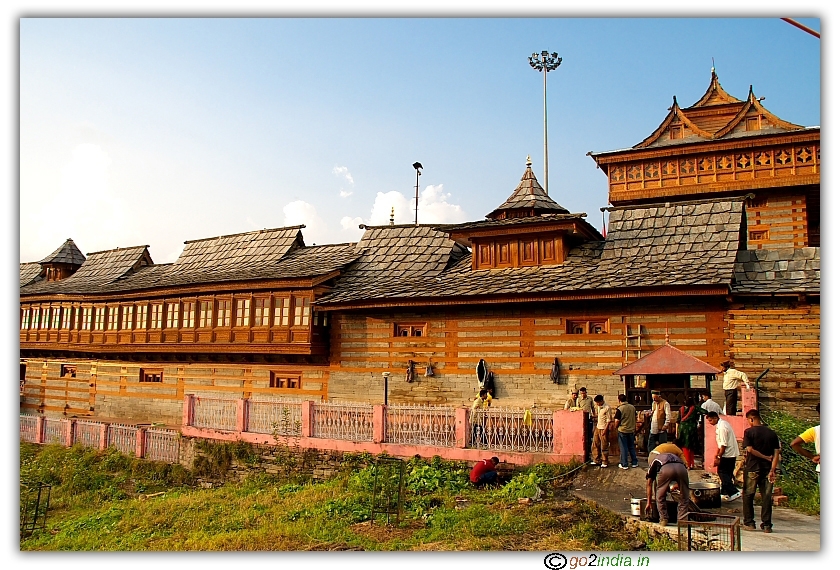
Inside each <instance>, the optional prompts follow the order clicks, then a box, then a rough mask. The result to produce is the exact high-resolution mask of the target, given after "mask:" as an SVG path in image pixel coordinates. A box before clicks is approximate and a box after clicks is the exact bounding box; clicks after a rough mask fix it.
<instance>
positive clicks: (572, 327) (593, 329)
mask: <svg viewBox="0 0 840 570" xmlns="http://www.w3.org/2000/svg"><path fill="white" fill-rule="evenodd" d="M607 323H608V321H607V319H591V320H585V321H584V320H581V321H577V320H575V321H571V320H570V321H566V332H567V333H568V334H607V333H608V332H609V329H608V328H607Z"/></svg>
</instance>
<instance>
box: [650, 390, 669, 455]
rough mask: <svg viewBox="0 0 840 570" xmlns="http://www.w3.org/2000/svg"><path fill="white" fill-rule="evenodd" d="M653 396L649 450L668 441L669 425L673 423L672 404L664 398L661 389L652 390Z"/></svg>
mask: <svg viewBox="0 0 840 570" xmlns="http://www.w3.org/2000/svg"><path fill="white" fill-rule="evenodd" d="M650 395H651V397H652V398H653V403H652V404H651V406H650V407H651V410H650V412H649V413H650V437H649V438H648V452H650V451H651V450H652V449H653V448H654V447H656V446H657V445H659V444H661V443H667V442H668V425H670V423H671V404H669V403H668V401H667V400H664V399H663V398H662V396H661V395H660V393H659V390H651V391H650Z"/></svg>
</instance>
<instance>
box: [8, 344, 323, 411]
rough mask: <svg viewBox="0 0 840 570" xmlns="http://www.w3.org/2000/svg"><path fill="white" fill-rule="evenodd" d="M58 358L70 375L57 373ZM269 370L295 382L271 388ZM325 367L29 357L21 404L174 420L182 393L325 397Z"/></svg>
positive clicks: (25, 407)
mask: <svg viewBox="0 0 840 570" xmlns="http://www.w3.org/2000/svg"><path fill="white" fill-rule="evenodd" d="M62 364H74V365H76V367H77V373H76V378H72V379H68V378H62V377H60V370H61V365H62ZM146 368H152V369H156V370H161V371H162V372H163V378H162V381H161V382H141V381H140V370H141V369H146ZM272 372H278V373H282V374H288V375H294V376H298V377H300V380H301V382H300V386H299V387H298V388H282V389H280V388H272V387H270V385H269V384H270V377H271V373H272ZM329 376H330V375H329V369H328V368H327V367H325V366H312V365H306V366H304V365H291V364H282V365H281V364H276V365H242V364H224V365H220V364H215V363H214V364H212V365H209V364H207V363H201V364H191V363H136V362H132V363H126V362H115V361H103V360H98V361H96V360H37V359H29V361H28V363H27V377H26V383H25V384H24V400H23V403H22V404H21V409H22V410H29V411H31V412H35V411H38V410H39V409H40V410H42V411H43V412H44V413H46V414H47V415H50V416H55V415H66V416H67V417H72V416H77V417H83V416H95V417H97V418H116V419H120V420H126V421H129V420H130V421H141V422H163V423H169V424H175V425H180V423H181V415H182V412H183V402H184V395H185V394H196V395H198V396H199V397H202V396H203V397H212V398H225V399H228V398H229V399H234V398H252V399H255V400H266V399H272V398H275V397H287V398H288V397H292V398H305V399H311V400H316V401H322V400H325V399H326V398H327V391H328V385H329Z"/></svg>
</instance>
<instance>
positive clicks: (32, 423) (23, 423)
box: [20, 415, 39, 443]
mask: <svg viewBox="0 0 840 570" xmlns="http://www.w3.org/2000/svg"><path fill="white" fill-rule="evenodd" d="M37 429H38V416H24V415H21V416H20V439H21V441H28V442H29V443H35V442H37V441H38V435H39V434H38V432H37V431H36V430H37Z"/></svg>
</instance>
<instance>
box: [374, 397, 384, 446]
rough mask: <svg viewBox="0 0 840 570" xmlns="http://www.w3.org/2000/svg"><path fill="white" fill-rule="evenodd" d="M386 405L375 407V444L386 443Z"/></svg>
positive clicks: (375, 405) (376, 405)
mask: <svg viewBox="0 0 840 570" xmlns="http://www.w3.org/2000/svg"><path fill="white" fill-rule="evenodd" d="M385 410H386V408H385V405H384V404H374V405H373V443H383V442H384V441H385V414H386V411H385Z"/></svg>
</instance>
